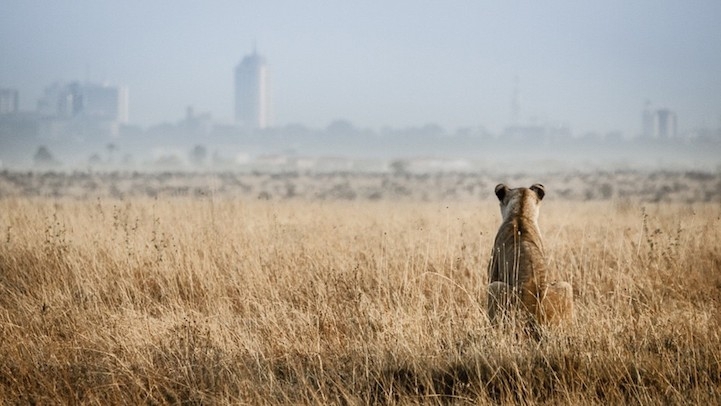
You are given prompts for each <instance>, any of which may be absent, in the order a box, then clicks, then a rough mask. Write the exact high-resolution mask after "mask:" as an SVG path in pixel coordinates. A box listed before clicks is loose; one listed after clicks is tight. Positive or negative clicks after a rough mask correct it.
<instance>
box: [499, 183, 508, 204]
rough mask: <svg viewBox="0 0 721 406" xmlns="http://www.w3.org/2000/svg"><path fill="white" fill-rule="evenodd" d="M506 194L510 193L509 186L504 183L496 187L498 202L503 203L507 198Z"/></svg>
mask: <svg viewBox="0 0 721 406" xmlns="http://www.w3.org/2000/svg"><path fill="white" fill-rule="evenodd" d="M506 193H508V186H506V185H504V184H503V183H499V184H497V185H496V196H497V197H498V200H500V201H503V199H504V198H505V197H506Z"/></svg>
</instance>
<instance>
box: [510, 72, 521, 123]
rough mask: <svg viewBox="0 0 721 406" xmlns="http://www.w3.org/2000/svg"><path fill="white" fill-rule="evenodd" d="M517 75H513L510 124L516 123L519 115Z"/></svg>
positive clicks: (519, 102) (519, 103)
mask: <svg viewBox="0 0 721 406" xmlns="http://www.w3.org/2000/svg"><path fill="white" fill-rule="evenodd" d="M520 98H521V95H520V89H519V79H518V75H515V76H513V97H512V98H511V124H512V125H514V126H515V125H518V120H519V119H520V116H521V101H520Z"/></svg>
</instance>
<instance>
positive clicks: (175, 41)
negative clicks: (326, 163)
mask: <svg viewBox="0 0 721 406" xmlns="http://www.w3.org/2000/svg"><path fill="white" fill-rule="evenodd" d="M125 4H126V3H122V4H121V3H113V2H101V3H98V2H91V1H80V2H72V3H71V2H59V3H52V4H46V3H42V2H36V1H14V0H13V1H6V2H3V4H2V5H0V53H1V54H2V55H3V58H2V59H1V60H0V87H10V88H16V89H18V90H19V91H20V107H21V109H22V110H34V109H35V105H36V103H37V100H38V99H39V98H40V96H41V94H42V89H43V88H44V87H45V86H47V85H48V84H50V83H52V82H54V81H58V80H60V81H72V80H89V81H92V82H99V83H102V82H109V83H113V84H118V85H125V86H127V87H128V88H129V92H130V122H131V123H135V124H139V125H142V126H148V125H152V124H156V123H160V122H174V121H177V119H178V118H179V117H182V115H183V112H184V111H185V109H186V107H187V106H193V107H194V109H195V110H197V111H203V112H205V111H207V112H210V113H211V114H212V116H213V119H214V120H216V121H219V122H228V123H230V122H232V121H233V104H234V101H233V97H234V91H233V70H234V67H235V66H236V65H237V64H238V63H239V62H240V61H241V59H242V58H243V57H244V56H245V55H247V54H249V53H250V52H252V49H253V44H254V43H257V48H258V52H259V53H260V54H262V55H263V56H265V57H266V58H267V60H268V62H269V65H270V69H271V70H272V71H273V92H272V95H271V97H272V98H273V101H274V107H273V110H274V122H275V124H276V125H278V126H283V125H288V124H294V123H299V124H303V125H307V126H311V127H325V126H327V125H328V124H329V123H331V122H333V121H334V120H337V119H346V120H348V121H350V122H352V123H353V124H354V125H356V126H358V127H360V128H364V127H369V128H374V129H379V128H382V127H385V126H389V127H404V126H417V125H424V124H427V123H438V124H439V125H441V126H443V127H444V128H448V129H453V128H458V127H476V126H485V127H486V128H488V129H489V130H490V131H492V132H496V133H498V132H500V131H501V130H502V129H503V128H504V127H505V126H506V125H508V124H509V123H510V122H511V116H512V106H511V104H512V98H513V94H514V80H515V79H514V78H515V77H518V78H519V105H520V109H519V110H520V111H519V117H520V122H529V121H532V120H534V118H535V119H536V120H538V121H541V122H543V121H546V122H557V123H561V124H566V125H568V126H569V127H571V128H572V129H573V130H574V133H578V134H582V133H584V132H587V131H597V132H601V133H606V132H612V131H621V132H623V133H624V134H626V136H636V135H638V134H639V133H640V132H641V118H640V116H641V111H642V110H643V108H644V104H645V102H646V100H650V101H651V102H652V103H653V106H654V107H655V108H669V109H671V110H673V111H675V112H677V114H678V120H679V122H678V126H679V132H684V131H689V130H692V129H694V128H697V127H700V126H704V125H705V126H708V127H718V126H719V125H720V124H721V123H720V121H721V96H719V95H721V78H720V77H719V75H718V73H717V72H719V71H721V28H719V26H721V24H718V22H719V21H718V20H719V18H721V4H717V3H716V2H695V3H694V4H693V5H692V6H685V5H679V4H675V3H672V2H650V1H647V2H641V3H634V4H633V5H629V4H626V3H623V2H605V3H603V4H593V5H583V6H580V5H576V4H570V5H568V4H565V5H564V4H562V3H560V2H553V3H551V4H550V5H549V4H546V5H536V4H534V3H530V2H518V1H517V2H512V3H486V4H480V5H479V4H476V3H471V2H462V3H455V4H454V5H451V6H448V5H423V6H422V5H415V3H412V2H394V3H393V4H391V5H385V4H384V3H380V2H371V3H368V4H363V5H360V4H356V5H345V6H339V5H324V4H322V3H320V2H310V3H303V5H299V4H294V3H292V2H271V3H270V4H266V3H263V4H244V5H238V4H235V3H233V2H214V3H212V5H211V6H203V5H198V4H194V3H191V2H176V3H173V4H174V5H176V6H175V7H172V8H171V7H168V6H166V5H165V4H144V3H141V2H131V3H129V6H124V5H125ZM38 27H42V28H43V29H42V30H40V29H38Z"/></svg>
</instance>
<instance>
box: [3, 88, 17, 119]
mask: <svg viewBox="0 0 721 406" xmlns="http://www.w3.org/2000/svg"><path fill="white" fill-rule="evenodd" d="M19 105H20V96H19V94H18V91H17V90H16V89H5V88H0V114H14V113H17V112H18V109H19Z"/></svg>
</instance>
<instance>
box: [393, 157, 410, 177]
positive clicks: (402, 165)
mask: <svg viewBox="0 0 721 406" xmlns="http://www.w3.org/2000/svg"><path fill="white" fill-rule="evenodd" d="M390 168H391V172H392V173H393V175H395V176H403V175H407V174H408V161H405V160H402V159H398V160H395V161H393V162H391V164H390Z"/></svg>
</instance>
